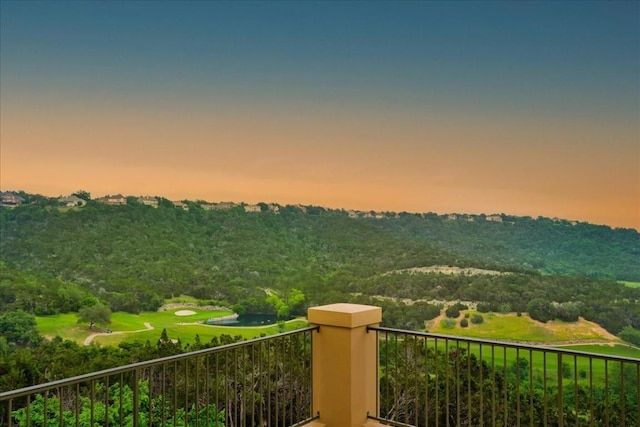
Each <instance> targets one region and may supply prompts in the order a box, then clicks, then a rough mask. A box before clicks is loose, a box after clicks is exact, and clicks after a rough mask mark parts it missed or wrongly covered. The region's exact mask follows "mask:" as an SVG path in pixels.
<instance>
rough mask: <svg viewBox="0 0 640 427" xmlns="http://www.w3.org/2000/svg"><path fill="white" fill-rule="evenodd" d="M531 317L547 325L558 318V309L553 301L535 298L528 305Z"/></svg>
mask: <svg viewBox="0 0 640 427" xmlns="http://www.w3.org/2000/svg"><path fill="white" fill-rule="evenodd" d="M527 313H529V317H531V318H532V319H534V320H538V321H540V322H542V323H547V322H548V321H549V320H553V319H555V317H556V308H555V306H554V305H553V304H552V303H551V301H549V300H546V299H543V298H535V299H532V300H531V301H529V304H527Z"/></svg>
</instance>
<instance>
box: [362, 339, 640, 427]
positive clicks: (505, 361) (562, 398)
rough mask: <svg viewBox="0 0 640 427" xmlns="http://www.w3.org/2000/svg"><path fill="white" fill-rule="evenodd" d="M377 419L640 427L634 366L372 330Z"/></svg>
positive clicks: (639, 380) (639, 385) (638, 370)
mask: <svg viewBox="0 0 640 427" xmlns="http://www.w3.org/2000/svg"><path fill="white" fill-rule="evenodd" d="M369 330H370V331H373V332H375V333H376V334H377V336H378V342H379V356H378V357H379V370H378V372H379V390H380V399H379V406H378V410H377V411H376V412H377V413H378V416H374V417H373V418H375V419H377V420H380V421H381V422H384V423H386V424H409V425H414V426H563V425H566V426H622V427H624V426H630V427H631V426H632V427H635V426H638V425H639V424H638V420H640V406H639V405H638V396H639V395H640V360H638V359H632V358H626V357H617V356H605V355H602V354H593V353H584V352H576V351H570V350H560V349H556V348H549V347H536V346H529V345H521V344H513V343H504V342H497V341H488V340H479V339H473V338H462V337H453V336H446V335H437V334H425V333H417V332H408V331H402V330H396V329H389V328H377V327H371V328H369Z"/></svg>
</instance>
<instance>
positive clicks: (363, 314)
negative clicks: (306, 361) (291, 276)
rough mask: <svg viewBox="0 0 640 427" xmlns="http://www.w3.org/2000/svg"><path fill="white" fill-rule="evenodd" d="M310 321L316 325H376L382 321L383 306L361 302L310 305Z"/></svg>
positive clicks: (353, 326) (352, 326)
mask: <svg viewBox="0 0 640 427" xmlns="http://www.w3.org/2000/svg"><path fill="white" fill-rule="evenodd" d="M307 318H308V319H309V323H313V324H316V325H328V326H339V327H344V328H357V327H360V326H367V325H374V324H377V323H380V322H381V321H382V308H380V307H376V306H373V305H361V304H345V303H338V304H329V305H321V306H318V307H310V308H309V310H308V311H307Z"/></svg>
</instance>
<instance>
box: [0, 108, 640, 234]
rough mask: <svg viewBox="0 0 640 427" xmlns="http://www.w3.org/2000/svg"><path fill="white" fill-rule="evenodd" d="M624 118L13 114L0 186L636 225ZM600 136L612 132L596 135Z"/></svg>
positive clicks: (633, 139) (638, 179)
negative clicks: (565, 120) (616, 120)
mask: <svg viewBox="0 0 640 427" xmlns="http://www.w3.org/2000/svg"><path fill="white" fill-rule="evenodd" d="M637 138H638V133H637V130H635V129H633V126H630V127H629V126H627V127H626V128H625V127H624V126H619V125H615V126H613V125H610V124H601V123H597V122H596V123H594V122H587V121H582V122H577V121H576V122H574V123H562V122H560V121H554V120H549V119H547V120H546V121H544V122H542V123H540V122H539V121H536V120H534V119H528V120H524V119H523V120H520V121H517V120H510V122H509V123H502V121H501V119H500V118H499V117H494V116H491V115H486V116H484V117H481V118H478V117H476V118H474V117H463V116H459V117H453V116H452V117H449V116H444V115H443V116H440V117H433V118H432V119H431V120H428V119H427V120H425V119H417V118H416V117H415V116H411V115H408V116H402V115H396V116H387V117H381V116H379V115H377V114H373V113H371V114H370V116H366V115H364V114H363V115H362V116H361V117H358V118H357V119H355V120H353V121H350V120H348V118H346V117H341V116H340V115H339V114H335V115H332V116H325V117H315V116H312V115H304V114H300V113H299V112H291V115H287V112H282V111H277V112H264V111H260V112H256V111H250V112H246V113H238V112H234V113H233V114H231V113H228V114H225V113H224V112H219V114H215V115H211V116H209V115H203V114H194V115H187V114H183V115H176V114H173V113H171V112H170V111H163V110H157V111H154V112H149V111H148V110H147V111H144V112H143V113H139V114H135V115H132V114H130V113H128V112H126V111H125V112H118V111H115V112H114V111H100V112H99V113H97V112H96V111H81V110H80V109H67V110H64V109H60V110H57V111H51V110H47V111H46V112H45V111H37V110H36V111H28V110H23V111H20V110H19V109H17V108H14V109H9V108H6V109H4V111H3V120H2V125H1V127H0V142H1V145H0V150H1V154H2V156H1V160H0V166H1V169H0V178H1V181H0V183H1V187H2V190H24V191H27V192H33V193H41V194H44V195H48V196H57V195H62V194H68V193H70V192H73V191H75V190H78V189H84V190H86V191H90V192H91V193H92V195H93V196H94V197H99V196H101V195H104V194H116V193H123V194H128V195H158V196H163V197H167V198H170V199H191V200H195V199H203V200H209V201H226V200H229V201H238V202H239V201H244V202H247V203H255V202H259V201H264V202H275V203H280V204H296V203H301V204H307V205H321V206H325V207H330V208H345V209H360V210H378V211H408V212H437V213H451V212H457V213H486V214H491V213H506V214H513V215H521V216H533V217H536V216H538V215H541V216H548V217H560V218H566V219H575V220H579V221H588V222H592V223H596V224H607V225H610V226H616V227H627V228H636V229H640V206H639V200H640V175H639V162H640V153H639V150H640V148H639V145H638V141H637ZM603 140H610V141H612V142H611V144H608V145H607V144H602V143H601V142H602V141H603Z"/></svg>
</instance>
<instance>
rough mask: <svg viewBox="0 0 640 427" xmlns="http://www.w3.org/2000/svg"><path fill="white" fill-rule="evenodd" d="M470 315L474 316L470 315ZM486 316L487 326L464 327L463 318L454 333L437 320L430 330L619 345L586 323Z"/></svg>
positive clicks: (525, 316)
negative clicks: (462, 325) (461, 323)
mask: <svg viewBox="0 0 640 427" xmlns="http://www.w3.org/2000/svg"><path fill="white" fill-rule="evenodd" d="M469 313H473V312H471V311H469ZM482 316H483V317H484V323H481V324H479V325H475V324H473V323H471V322H469V326H468V327H466V328H462V327H460V320H461V319H462V318H463V315H461V317H460V318H458V319H457V324H456V327H455V328H453V329H448V328H444V327H443V326H442V325H441V323H440V322H439V321H438V320H437V319H436V321H434V322H431V324H430V325H429V328H428V329H429V332H433V333H439V334H447V335H456V336H465V337H474V338H484V339H507V340H514V341H524V342H531V343H545V344H547V343H554V342H564V341H584V340H606V341H618V340H616V339H615V338H614V337H612V336H610V335H608V334H606V332H604V331H603V330H602V328H600V327H599V326H598V325H596V324H595V323H592V322H587V321H586V320H582V319H581V320H579V321H578V322H572V323H566V322H560V321H551V322H547V323H546V324H545V323H541V322H538V321H535V320H533V319H531V318H530V317H529V316H527V315H522V316H520V317H518V316H517V315H516V314H515V313H510V314H497V313H484V314H482Z"/></svg>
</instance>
